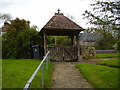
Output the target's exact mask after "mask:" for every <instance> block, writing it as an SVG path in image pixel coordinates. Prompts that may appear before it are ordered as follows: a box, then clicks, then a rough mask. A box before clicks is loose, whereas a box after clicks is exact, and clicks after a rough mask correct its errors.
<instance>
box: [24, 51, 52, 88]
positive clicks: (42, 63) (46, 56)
mask: <svg viewBox="0 0 120 90" xmlns="http://www.w3.org/2000/svg"><path fill="white" fill-rule="evenodd" d="M49 53H50V51H48V52H47V54H46V55H45V57H44V58H43V60H42V62H41V63H40V64H39V65H38V67H37V69H36V70H35V72H34V73H33V74H32V76H31V77H30V79H29V80H28V82H27V84H26V85H25V87H24V89H23V90H27V89H28V88H29V87H30V84H31V82H32V80H33V79H34V77H35V75H36V74H37V72H38V70H39V69H40V68H41V67H42V82H41V84H42V88H44V62H45V61H46V69H48V63H49V61H50V60H48V59H49V56H48V55H49Z"/></svg>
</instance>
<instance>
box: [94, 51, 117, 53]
mask: <svg viewBox="0 0 120 90" xmlns="http://www.w3.org/2000/svg"><path fill="white" fill-rule="evenodd" d="M117 52H118V51H117V50H96V53H117Z"/></svg>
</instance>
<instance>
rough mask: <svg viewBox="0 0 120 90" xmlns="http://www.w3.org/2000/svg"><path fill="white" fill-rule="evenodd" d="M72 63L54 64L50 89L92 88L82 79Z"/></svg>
mask: <svg viewBox="0 0 120 90" xmlns="http://www.w3.org/2000/svg"><path fill="white" fill-rule="evenodd" d="M75 64H76V63H74V62H55V63H54V73H53V78H52V84H53V85H52V88H92V87H91V85H90V84H89V83H88V82H87V81H86V80H85V79H84V78H83V76H82V75H81V74H80V73H79V71H78V69H77V68H75Z"/></svg>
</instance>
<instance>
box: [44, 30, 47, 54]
mask: <svg viewBox="0 0 120 90" xmlns="http://www.w3.org/2000/svg"><path fill="white" fill-rule="evenodd" d="M46 49H47V45H46V33H45V32H44V55H45V54H46V53H47V51H46Z"/></svg>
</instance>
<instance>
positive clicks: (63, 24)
mask: <svg viewBox="0 0 120 90" xmlns="http://www.w3.org/2000/svg"><path fill="white" fill-rule="evenodd" d="M43 29H72V30H84V29H83V28H82V27H80V26H79V25H77V24H76V23H75V22H73V21H72V20H70V19H69V18H67V17H65V16H64V15H63V14H57V13H56V14H55V15H54V16H53V17H52V18H51V19H50V20H49V21H48V23H47V24H46V25H45V26H44V27H43Z"/></svg>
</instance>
